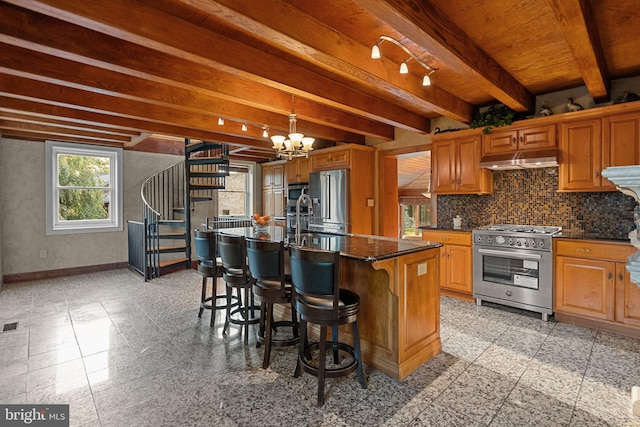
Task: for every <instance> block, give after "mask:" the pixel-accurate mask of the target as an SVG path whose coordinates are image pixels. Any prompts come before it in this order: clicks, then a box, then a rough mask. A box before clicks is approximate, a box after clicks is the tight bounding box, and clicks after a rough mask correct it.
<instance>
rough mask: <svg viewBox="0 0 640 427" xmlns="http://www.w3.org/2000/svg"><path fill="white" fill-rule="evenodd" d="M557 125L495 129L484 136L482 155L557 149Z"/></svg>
mask: <svg viewBox="0 0 640 427" xmlns="http://www.w3.org/2000/svg"><path fill="white" fill-rule="evenodd" d="M557 146H558V141H557V138H556V125H555V124H550V125H543V126H533V127H515V128H514V127H509V128H508V129H505V130H500V128H498V129H493V131H492V132H491V133H490V134H489V135H483V136H482V154H500V153H513V152H517V151H528V150H534V149H541V148H556V147H557Z"/></svg>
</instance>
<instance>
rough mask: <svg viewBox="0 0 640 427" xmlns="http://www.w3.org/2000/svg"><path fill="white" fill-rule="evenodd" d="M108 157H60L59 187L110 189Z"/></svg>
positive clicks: (62, 155) (66, 155)
mask: <svg viewBox="0 0 640 427" xmlns="http://www.w3.org/2000/svg"><path fill="white" fill-rule="evenodd" d="M109 175H110V162H109V158H107V157H94V156H75V155H70V154H60V155H58V185H60V186H62V187H71V186H73V187H109Z"/></svg>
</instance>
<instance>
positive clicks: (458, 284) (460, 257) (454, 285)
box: [444, 245, 473, 295]
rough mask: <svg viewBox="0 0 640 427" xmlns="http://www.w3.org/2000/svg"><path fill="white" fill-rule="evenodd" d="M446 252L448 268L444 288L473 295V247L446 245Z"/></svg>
mask: <svg viewBox="0 0 640 427" xmlns="http://www.w3.org/2000/svg"><path fill="white" fill-rule="evenodd" d="M445 252H446V263H447V264H448V268H447V279H446V283H445V286H444V288H446V289H449V290H452V291H456V292H464V293H466V294H469V295H471V294H472V293H473V282H472V279H471V272H472V264H471V263H472V258H471V256H472V255H471V248H470V247H468V246H456V245H446V251H445Z"/></svg>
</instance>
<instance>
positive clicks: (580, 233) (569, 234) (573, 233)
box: [418, 226, 630, 242]
mask: <svg viewBox="0 0 640 427" xmlns="http://www.w3.org/2000/svg"><path fill="white" fill-rule="evenodd" d="M418 228H420V229H421V230H427V231H428V230H435V231H446V232H452V233H459V232H466V233H470V232H472V231H473V230H474V229H475V228H477V227H475V226H474V227H462V228H461V229H454V228H453V227H451V226H449V227H446V226H443V227H431V226H423V227H418ZM628 234H629V233H626V234H617V235H612V234H603V233H601V232H594V231H585V230H580V229H563V230H562V231H561V232H560V233H557V234H554V235H553V237H554V238H565V239H577V240H608V241H611V242H629V241H630V240H629V235H628Z"/></svg>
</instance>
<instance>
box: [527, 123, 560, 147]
mask: <svg viewBox="0 0 640 427" xmlns="http://www.w3.org/2000/svg"><path fill="white" fill-rule="evenodd" d="M557 146H558V144H557V141H556V126H555V125H550V126H538V127H532V128H526V129H520V130H519V131H518V150H523V151H526V150H533V149H538V148H552V147H557Z"/></svg>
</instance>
